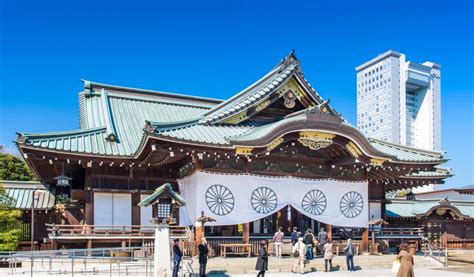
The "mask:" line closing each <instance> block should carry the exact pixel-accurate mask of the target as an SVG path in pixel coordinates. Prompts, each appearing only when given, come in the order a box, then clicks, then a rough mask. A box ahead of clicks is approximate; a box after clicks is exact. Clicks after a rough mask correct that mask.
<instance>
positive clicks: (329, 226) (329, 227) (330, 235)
mask: <svg viewBox="0 0 474 277" xmlns="http://www.w3.org/2000/svg"><path fill="white" fill-rule="evenodd" d="M326 228H327V229H328V239H330V240H332V225H331V224H327V225H326Z"/></svg>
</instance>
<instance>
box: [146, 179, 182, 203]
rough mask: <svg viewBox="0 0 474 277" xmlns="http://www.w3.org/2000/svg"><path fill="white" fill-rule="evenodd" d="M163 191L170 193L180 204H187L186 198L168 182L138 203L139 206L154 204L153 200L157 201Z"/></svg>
mask: <svg viewBox="0 0 474 277" xmlns="http://www.w3.org/2000/svg"><path fill="white" fill-rule="evenodd" d="M163 193H168V194H169V196H170V197H171V198H172V199H174V201H176V202H177V203H178V205H179V206H184V205H186V200H185V199H184V198H183V197H181V195H179V194H178V193H176V192H175V191H174V190H173V187H172V186H171V184H170V183H166V184H164V185H162V186H160V187H159V188H157V189H156V190H155V191H154V192H153V193H152V194H151V195H149V196H148V197H147V198H145V199H143V200H142V201H141V202H140V203H138V206H141V207H146V206H149V205H151V204H153V202H155V201H156V199H158V198H159V197H160V195H162V194H163Z"/></svg>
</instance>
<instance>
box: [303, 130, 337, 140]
mask: <svg viewBox="0 0 474 277" xmlns="http://www.w3.org/2000/svg"><path fill="white" fill-rule="evenodd" d="M335 137H336V135H335V134H332V133H326V132H319V131H301V132H300V139H312V140H330V141H332V139H333V138H335Z"/></svg>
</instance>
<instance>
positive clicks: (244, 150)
mask: <svg viewBox="0 0 474 277" xmlns="http://www.w3.org/2000/svg"><path fill="white" fill-rule="evenodd" d="M252 150H253V147H237V148H235V154H237V155H250V154H252Z"/></svg>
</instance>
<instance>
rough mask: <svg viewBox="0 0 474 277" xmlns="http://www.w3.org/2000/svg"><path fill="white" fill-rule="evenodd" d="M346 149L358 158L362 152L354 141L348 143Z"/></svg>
mask: <svg viewBox="0 0 474 277" xmlns="http://www.w3.org/2000/svg"><path fill="white" fill-rule="evenodd" d="M346 149H347V151H349V153H351V154H352V156H354V157H355V158H358V157H359V156H360V155H361V154H362V151H360V149H359V147H357V145H355V143H353V142H352V141H349V143H348V144H346Z"/></svg>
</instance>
